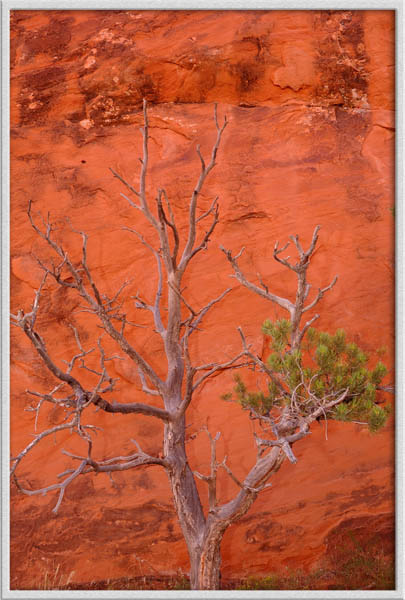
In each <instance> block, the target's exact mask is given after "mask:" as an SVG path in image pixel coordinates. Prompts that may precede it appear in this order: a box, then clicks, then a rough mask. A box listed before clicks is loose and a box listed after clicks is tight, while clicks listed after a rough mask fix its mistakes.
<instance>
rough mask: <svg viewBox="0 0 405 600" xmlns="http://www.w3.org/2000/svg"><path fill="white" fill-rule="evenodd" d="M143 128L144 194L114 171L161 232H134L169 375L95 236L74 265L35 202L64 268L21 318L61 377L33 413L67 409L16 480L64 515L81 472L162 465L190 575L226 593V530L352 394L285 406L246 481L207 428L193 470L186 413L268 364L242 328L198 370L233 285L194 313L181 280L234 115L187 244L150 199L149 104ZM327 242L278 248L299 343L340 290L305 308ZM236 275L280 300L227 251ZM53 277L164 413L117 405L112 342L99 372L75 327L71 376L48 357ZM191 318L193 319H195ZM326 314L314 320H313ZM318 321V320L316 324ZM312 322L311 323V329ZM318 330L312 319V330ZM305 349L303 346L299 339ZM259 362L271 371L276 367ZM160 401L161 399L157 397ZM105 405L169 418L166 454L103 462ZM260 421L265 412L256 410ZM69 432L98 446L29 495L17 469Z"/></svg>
mask: <svg viewBox="0 0 405 600" xmlns="http://www.w3.org/2000/svg"><path fill="white" fill-rule="evenodd" d="M143 118H144V127H143V128H142V129H141V131H142V136H143V156H142V159H141V165H142V166H141V173H140V185H139V189H135V188H134V187H133V186H132V185H131V184H130V183H128V182H127V181H126V180H125V179H124V178H123V177H122V176H121V175H120V174H118V173H116V172H114V171H113V175H114V176H115V177H117V178H118V179H119V180H120V181H121V182H122V184H123V185H124V186H125V187H126V188H127V190H128V191H129V193H130V195H132V198H130V197H127V196H125V197H126V198H127V200H128V201H129V203H130V204H131V206H132V207H134V209H135V210H137V211H140V213H141V214H142V215H143V216H144V217H145V218H146V220H147V221H148V222H149V224H150V225H151V226H152V228H153V230H154V232H155V235H156V239H157V242H158V249H156V246H153V245H152V244H151V243H150V242H149V241H147V240H146V239H145V238H144V237H143V235H142V234H141V233H140V232H138V231H136V230H135V229H130V228H126V229H127V230H128V231H129V232H131V233H132V234H134V235H135V237H137V238H138V239H139V241H140V243H142V244H143V245H144V246H146V247H147V248H148V249H149V250H150V252H151V253H152V254H153V256H154V258H155V260H156V269H157V289H156V294H155V299H154V303H153V304H152V305H148V304H147V303H146V302H145V301H144V300H142V299H141V298H139V297H138V298H137V299H136V306H137V307H138V308H140V309H143V310H148V311H150V312H151V314H152V316H153V321H154V329H155V331H156V332H157V333H158V335H159V336H160V339H161V344H162V346H163V348H164V352H165V356H166V359H167V370H166V373H165V376H164V377H162V376H161V375H159V374H158V373H157V372H156V370H155V369H154V368H153V367H152V366H151V364H150V362H148V356H145V355H143V354H142V353H141V352H140V351H139V350H138V349H137V347H136V345H134V342H133V341H132V339H131V337H132V338H133V337H135V336H131V334H128V333H127V332H128V326H130V325H131V323H130V321H129V320H127V317H126V315H125V314H124V313H123V311H122V310H121V309H120V304H119V296H120V294H121V293H122V291H123V288H124V287H125V284H124V285H123V286H122V287H121V288H120V290H119V291H118V292H117V294H115V295H114V296H113V297H108V296H106V295H104V294H103V293H102V292H101V290H100V289H99V286H98V284H97V282H96V280H95V278H94V276H93V274H92V270H91V267H90V265H89V264H88V259H87V235H86V234H85V233H84V232H81V231H77V232H76V233H77V234H78V235H79V236H80V237H81V240H82V245H81V258H80V260H79V261H78V262H77V261H73V260H72V259H71V258H70V256H69V254H68V252H67V251H66V250H65V249H64V247H63V246H62V245H61V244H60V243H59V242H58V241H57V240H56V236H55V233H54V232H55V228H54V226H53V224H52V223H51V222H50V220H49V218H48V219H47V220H42V224H40V225H38V218H37V217H34V215H33V212H32V206H31V203H30V204H29V209H28V217H29V219H30V222H31V225H32V227H33V228H34V230H35V232H36V233H37V234H38V236H40V238H42V240H43V242H44V243H45V244H46V245H47V246H48V247H49V248H50V251H51V252H52V254H53V255H54V256H55V257H56V259H57V262H56V263H53V262H48V263H47V264H45V262H44V261H43V262H41V267H42V269H43V271H44V275H43V279H42V282H41V284H40V286H39V288H38V290H37V292H36V294H35V299H34V302H33V304H32V309H31V310H30V312H27V313H25V312H24V311H23V310H19V311H18V313H17V314H14V315H12V324H13V325H15V326H16V327H18V328H20V329H21V330H22V331H23V332H24V334H25V335H26V336H27V337H28V339H29V340H30V341H31V343H32V345H33V347H34V348H35V351H36V352H37V353H38V355H39V356H40V358H41V359H42V361H43V364H44V365H45V367H46V368H47V369H48V371H49V372H50V373H51V374H52V376H53V377H54V378H55V386H54V388H53V389H52V390H51V391H50V392H49V393H46V394H43V393H38V392H34V391H30V392H29V393H30V394H32V395H33V396H35V397H36V398H37V399H38V403H37V405H36V406H35V407H33V410H34V411H35V413H36V420H37V418H38V414H39V411H40V409H41V406H42V405H43V404H44V403H53V404H54V405H57V406H59V407H63V408H64V409H65V413H66V416H65V419H64V420H63V421H62V422H61V423H59V424H57V425H55V426H53V427H51V428H49V429H46V430H44V431H41V432H40V433H37V434H35V436H34V439H33V440H32V441H31V443H29V444H28V445H27V446H26V447H25V448H24V449H23V450H22V451H21V452H20V453H19V454H18V455H17V456H14V457H13V458H12V459H11V462H12V468H11V475H12V479H13V481H14V482H15V484H16V485H17V486H18V489H19V490H20V491H21V492H23V493H24V494H28V495H34V494H44V493H48V492H52V491H55V492H57V501H56V506H55V508H54V512H57V511H58V508H59V506H60V503H61V501H62V499H63V495H64V492H65V490H66V488H67V486H68V485H69V484H70V483H71V482H72V481H74V480H75V479H76V478H77V477H79V476H84V475H88V474H90V473H106V474H109V475H111V473H113V472H115V471H126V470H129V469H134V468H137V467H145V466H152V465H155V466H159V467H161V468H163V469H164V470H165V471H166V473H167V475H168V478H169V481H170V485H171V489H172V493H173V501H174V506H175V509H176V512H177V515H178V519H179V523H180V526H181V529H182V532H183V535H184V539H185V542H186V544H187V548H188V551H189V556H190V566H191V569H190V579H191V587H192V589H207V590H210V589H218V587H219V576H220V564H221V554H220V545H221V540H222V537H223V535H224V532H225V530H226V529H227V527H229V525H231V523H234V522H235V521H236V520H237V519H239V518H240V517H241V516H243V515H244V514H245V513H246V512H247V511H248V509H249V508H250V506H251V505H252V503H253V502H254V501H255V499H256V497H257V495H258V494H259V492H260V491H261V490H263V489H265V488H266V487H268V486H269V484H268V483H267V482H268V480H269V478H270V477H271V475H272V474H273V473H274V472H275V471H276V470H277V469H278V468H279V467H280V465H281V463H282V462H283V460H284V459H285V458H286V457H287V458H289V459H290V460H292V461H293V462H294V460H295V459H294V456H293V454H292V450H291V445H292V444H293V443H294V442H296V441H297V440H299V439H301V438H302V437H304V436H305V435H306V434H307V433H308V430H309V425H310V423H311V422H312V421H313V420H314V419H316V418H317V416H318V415H319V414H320V413H321V412H322V413H323V412H325V411H328V410H329V409H330V408H331V407H332V406H334V405H335V404H337V403H339V402H341V401H342V400H343V399H344V397H345V391H344V390H343V391H342V393H341V394H340V395H339V396H338V397H335V398H333V399H331V398H329V399H327V400H323V399H320V401H319V406H318V407H317V408H316V409H314V410H313V411H312V412H311V413H310V414H309V415H307V416H306V417H305V418H304V417H301V418H300V419H297V418H296V415H293V414H292V413H291V411H290V412H289V411H284V412H283V413H282V414H281V415H280V418H279V422H278V424H276V425H275V424H273V423H272V432H273V434H274V436H275V439H274V440H269V439H264V438H263V439H261V438H257V439H256V443H257V460H256V463H255V464H254V465H253V466H252V468H251V470H250V472H249V473H248V474H247V475H246V477H245V479H244V480H243V481H239V480H238V479H237V478H236V477H235V475H234V474H233V473H232V471H231V469H230V468H229V466H228V465H227V462H226V457H225V458H224V459H223V460H222V461H220V462H219V461H218V460H217V456H216V442H217V440H218V437H219V434H217V435H216V436H215V437H213V436H212V435H211V433H210V432H209V431H208V430H207V433H208V436H209V443H210V446H211V463H210V465H211V466H210V471H209V473H208V474H201V473H199V472H193V471H192V469H191V468H190V465H189V461H188V458H187V453H186V444H185V429H186V413H187V409H188V407H189V405H190V402H191V400H192V397H193V394H194V392H196V390H198V389H199V388H200V386H201V385H202V384H203V383H204V382H205V381H206V380H207V379H208V378H210V377H211V376H213V375H214V374H218V373H219V372H221V371H224V370H226V369H231V368H236V367H241V366H242V365H246V364H247V363H249V364H254V363H256V364H257V360H258V359H257V357H256V356H255V355H254V354H253V353H252V352H251V350H250V346H248V345H247V343H246V340H245V338H244V336H243V333H242V331H241V332H240V333H241V338H242V345H241V348H240V351H239V352H237V353H236V354H235V356H233V357H232V358H230V359H228V360H225V361H224V362H222V363H220V362H210V363H207V364H200V365H196V364H193V360H192V356H191V355H190V350H189V340H190V337H191V336H194V335H197V332H198V328H199V325H200V324H201V322H202V320H203V319H204V317H205V315H206V314H207V313H208V311H209V310H210V309H211V308H213V307H214V306H215V305H217V304H218V303H219V302H220V301H221V300H222V299H223V298H224V297H225V296H226V295H227V294H228V292H229V291H230V288H228V289H226V290H225V291H224V292H223V293H222V294H221V295H220V296H218V297H217V298H214V299H213V300H211V301H210V302H208V304H206V305H205V306H204V307H202V308H199V309H195V308H193V307H192V306H191V305H190V303H189V301H188V300H187V298H186V297H185V295H184V290H183V289H182V278H183V275H184V273H185V272H186V270H187V269H188V267H189V265H190V262H191V261H192V259H193V258H194V257H195V256H196V255H197V254H198V253H199V252H201V251H202V250H203V249H205V248H206V246H207V244H208V242H209V241H210V238H211V235H212V234H213V232H214V229H215V227H216V225H217V223H218V215H219V213H218V198H215V199H214V200H213V202H212V204H211V206H210V208H209V209H208V210H206V211H205V212H203V213H202V214H198V200H199V197H200V193H201V190H202V188H203V185H204V183H205V181H206V179H207V177H208V175H209V173H210V172H211V170H212V169H213V168H214V166H215V164H216V158H217V152H218V149H219V146H220V143H221V139H222V136H223V132H224V129H225V127H226V125H227V121H226V118H225V120H224V122H223V124H222V125H220V124H219V122H218V119H217V111H216V108H215V126H216V140H215V143H214V145H213V148H212V152H211V156H210V159H209V162H207V163H206V162H205V160H204V158H203V156H202V153H201V151H200V148H199V147H197V154H198V157H199V160H200V164H201V170H200V175H199V178H198V181H197V183H196V185H195V188H194V190H193V192H192V195H191V199H190V203H189V216H188V231H187V235H186V239H185V240H182V239H180V231H179V229H178V227H177V225H176V221H175V215H174V212H173V210H172V206H171V203H170V200H169V198H168V195H167V193H166V191H165V190H164V189H159V190H158V192H157V196H156V201H155V204H154V208H153V209H152V206H151V202H150V200H149V199H148V197H147V193H146V177H147V172H148V140H149V124H148V114H147V107H146V102H144V106H143ZM207 219H209V220H210V223H209V225H208V226H207V228H206V230H205V231H203V232H201V231H200V227H201V225H200V224H201V223H203V222H204V221H205V220H207ZM315 243H316V236H314V240H313V243H312V245H311V248H310V251H308V252H307V253H305V252H304V251H302V249H301V248H300V245H299V243H298V239H296V245H297V248H298V249H299V252H300V256H301V259H300V263H299V264H298V265H296V266H295V267H294V266H292V265H290V264H289V263H286V261H283V259H280V258H279V256H278V255H279V251H278V250H277V249H276V250H275V256H276V258H277V260H280V261H281V262H283V264H287V265H288V266H289V267H290V268H292V269H293V270H295V271H296V272H297V274H298V276H299V286H298V292H297V300H296V302H295V304H293V303H290V302H289V301H288V300H284V299H277V301H278V302H279V303H281V304H282V305H284V306H285V307H287V308H288V310H290V312H291V315H292V320H293V322H294V324H295V325H294V327H295V329H294V331H295V334H294V336H295V337H294V339H296V340H299V339H300V337H301V336H302V333H303V330H300V329H299V323H300V318H301V315H302V314H303V312H305V311H306V310H308V309H309V308H312V306H314V305H315V304H316V302H317V301H318V300H320V299H321V297H322V295H323V294H324V293H325V292H326V291H327V290H328V289H329V288H330V287H331V286H332V285H333V282H332V284H331V285H330V286H328V287H327V288H324V289H323V290H320V291H319V293H318V296H317V298H316V299H315V300H314V301H313V302H312V303H311V304H310V305H309V306H307V307H306V308H303V302H304V300H305V299H306V297H307V295H308V289H309V288H308V285H307V283H306V279H305V273H306V266H307V263H308V261H309V257H310V254H311V252H312V251H313V248H314V246H315ZM227 257H228V260H230V262H231V264H232V266H233V268H234V270H235V273H236V276H237V277H238V279H239V280H240V281H241V282H242V283H243V284H244V285H246V286H247V287H248V288H250V289H253V290H254V291H257V292H258V293H260V294H261V295H262V296H264V297H265V298H268V299H271V300H274V298H275V297H274V296H272V295H271V294H270V293H269V292H268V290H267V288H266V287H265V286H264V287H263V289H260V288H257V287H256V286H254V285H253V284H250V283H248V282H247V280H246V279H245V277H244V275H243V274H242V272H241V271H240V269H239V267H238V265H237V262H236V258H232V256H231V254H230V253H229V252H227ZM49 281H53V282H55V283H56V284H57V286H61V287H64V288H69V289H70V290H72V291H73V292H74V293H76V294H78V296H79V297H80V301H81V302H82V305H83V306H84V307H85V308H84V310H87V311H89V312H90V313H91V314H92V315H94V316H95V317H96V318H97V319H98V322H99V325H100V326H101V328H102V329H103V331H104V335H105V334H108V336H110V338H112V340H114V341H115V342H116V344H117V346H118V348H119V349H120V351H121V352H123V353H124V354H125V355H126V357H127V359H129V360H130V361H132V362H133V363H134V364H135V365H136V367H137V368H138V370H139V374H140V378H141V381H142V386H143V387H142V389H143V391H144V392H146V393H147V394H149V395H151V396H153V397H155V398H159V399H160V404H161V406H158V405H157V404H148V403H143V402H125V401H124V402H116V401H111V400H108V399H107V396H108V394H110V393H111V392H113V391H114V386H115V383H116V380H114V379H113V378H112V377H111V376H110V375H109V373H108V361H110V360H111V359H112V358H113V357H111V356H107V355H106V352H105V349H104V347H103V345H102V342H101V338H100V339H99V341H98V345H97V346H98V353H99V364H100V367H99V368H98V369H94V368H93V369H90V367H87V366H86V361H87V356H88V354H89V353H90V352H92V351H93V350H95V348H93V349H90V350H85V349H84V347H83V345H82V341H81V336H80V333H79V331H78V330H77V329H76V328H74V327H72V332H73V335H74V336H75V339H76V343H77V346H78V351H77V353H76V354H75V356H73V357H72V358H71V359H70V362H69V363H67V367H66V369H64V370H63V369H61V368H60V367H58V366H57V364H56V362H55V361H54V360H53V358H52V356H51V353H50V352H49V351H48V348H47V344H46V341H45V339H44V337H43V333H40V332H39V331H38V325H37V316H38V313H39V310H40V304H41V298H42V297H43V294H44V293H45V291H46V290H45V287H46V285H47V283H48V282H49ZM162 298H165V299H167V305H165V306H162ZM185 313H186V314H185ZM314 318H315V317H314ZM312 320H313V319H312ZM312 320H310V322H312ZM307 326H308V323H307V324H306V325H305V326H304V330H305V328H306V327H307ZM297 343H298V342H297ZM79 366H80V367H83V368H87V369H88V370H90V371H92V373H93V375H94V376H95V377H96V378H97V382H96V384H95V385H93V386H92V387H90V388H89V387H88V386H86V385H85V383H84V382H83V378H82V377H81V373H83V371H80V369H79V368H78V367H79ZM258 366H259V367H260V368H261V369H263V370H265V365H264V364H263V363H261V362H260V363H259V364H258ZM158 402H159V401H158ZM94 407H97V408H98V410H103V411H105V412H106V413H121V414H125V415H128V414H140V415H144V416H147V417H153V418H155V419H158V420H159V421H161V422H162V424H163V440H162V451H161V452H160V453H159V454H157V455H150V454H148V453H146V452H144V451H143V450H142V448H141V447H140V446H139V444H138V443H137V442H136V441H134V444H135V446H136V451H135V452H134V453H132V454H128V455H124V456H115V457H97V456H94V453H93V435H94V433H95V430H96V428H95V427H94V426H92V425H89V424H86V423H88V418H87V419H83V415H84V414H85V413H86V415H88V414H89V411H90V410H91V409H92V408H93V409H94ZM251 416H252V418H255V415H253V414H252V415H251ZM63 430H69V431H70V432H71V433H72V434H73V435H77V436H79V438H80V439H81V440H82V441H84V443H85V444H86V448H87V451H86V453H83V455H78V454H72V453H68V452H65V454H67V455H68V456H69V457H70V458H71V459H72V461H74V462H73V464H74V466H73V467H72V468H71V469H68V470H67V471H65V472H64V473H61V474H60V476H59V479H60V480H59V481H58V482H57V483H53V484H51V485H49V486H48V487H44V488H41V489H28V488H27V487H24V485H23V484H22V482H21V480H20V479H19V478H18V476H17V472H18V468H19V465H20V464H21V462H22V461H23V459H24V457H25V456H26V455H27V454H28V453H29V452H30V451H31V450H32V449H33V448H34V447H35V446H36V445H37V444H39V443H41V441H42V440H43V439H44V438H47V437H48V436H53V435H54V434H56V433H58V432H60V431H63ZM220 469H222V470H223V471H225V473H226V474H227V475H229V476H230V477H231V478H232V480H233V481H234V482H235V483H236V484H237V485H238V487H239V492H238V493H237V495H236V496H235V497H234V498H233V499H232V500H231V501H230V502H227V503H223V504H221V503H220V501H219V499H218V496H217V490H216V482H217V474H218V471H219V470H220ZM196 478H198V479H201V480H203V481H205V482H206V483H207V486H208V497H209V509H208V513H207V514H205V513H204V510H203V507H202V503H201V500H200V496H199V493H198V490H197V486H196Z"/></svg>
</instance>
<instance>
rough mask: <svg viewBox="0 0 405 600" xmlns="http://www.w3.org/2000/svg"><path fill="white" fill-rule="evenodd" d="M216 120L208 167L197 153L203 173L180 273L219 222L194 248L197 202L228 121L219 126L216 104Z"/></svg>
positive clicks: (194, 196)
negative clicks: (215, 132)
mask: <svg viewBox="0 0 405 600" xmlns="http://www.w3.org/2000/svg"><path fill="white" fill-rule="evenodd" d="M214 120H215V126H216V129H217V139H216V141H215V144H214V146H213V148H212V151H211V159H210V162H209V163H208V165H206V164H205V161H204V159H203V158H202V155H201V152H200V149H199V148H198V149H197V153H198V155H199V157H200V161H201V172H200V176H199V179H198V182H197V185H196V186H195V188H194V190H193V193H192V196H191V200H190V209H189V226H188V239H187V242H186V245H185V247H184V250H183V254H182V257H181V260H180V263H179V266H178V270H179V272H180V273H183V272H184V270H185V268H186V266H187V264H188V263H189V262H190V260H191V258H192V257H193V256H194V255H195V254H196V252H198V251H199V250H201V249H202V248H203V247H204V246H205V244H206V243H207V242H208V239H209V236H210V235H211V233H212V231H213V230H214V228H215V225H216V223H217V220H218V216H217V214H216V216H215V217H214V221H213V223H212V225H211V228H210V230H209V231H208V232H207V233H206V234H205V236H204V239H203V242H202V243H201V244H200V245H199V246H198V249H197V248H194V243H195V238H196V223H197V218H196V208H197V200H198V197H199V194H200V192H201V189H202V187H203V185H204V182H205V180H206V178H207V176H208V174H209V173H210V171H211V170H212V169H213V168H214V166H215V159H216V156H217V152H218V148H219V145H220V143H221V138H222V134H223V132H224V129H225V127H226V125H227V119H226V117H225V119H224V123H223V125H222V127H220V126H219V124H218V116H217V105H216V104H215V106H214Z"/></svg>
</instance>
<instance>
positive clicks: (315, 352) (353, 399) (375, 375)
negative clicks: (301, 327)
mask: <svg viewBox="0 0 405 600" xmlns="http://www.w3.org/2000/svg"><path fill="white" fill-rule="evenodd" d="M262 331H263V333H265V334H266V335H268V336H269V338H270V350H271V353H270V356H269V358H268V360H267V367H268V368H269V369H270V371H271V372H272V373H273V379H269V384H268V386H267V391H266V393H263V392H251V391H249V390H248V389H247V387H246V385H245V383H244V382H243V381H242V379H241V378H240V376H237V377H236V378H235V380H236V386H235V388H234V392H235V395H236V399H237V401H238V402H239V403H240V404H241V406H242V407H243V408H249V407H252V408H253V409H254V410H255V411H256V412H259V413H260V414H266V413H268V411H270V410H271V409H272V408H273V407H274V406H281V405H284V404H285V403H289V402H291V401H292V398H293V397H294V401H295V402H296V403H298V405H300V408H301V412H302V414H303V415H305V414H308V413H309V412H311V410H313V408H314V407H315V406H316V402H317V401H318V402H319V401H321V400H322V399H324V398H331V399H333V397H337V395H338V394H339V393H342V392H343V391H344V390H346V389H347V390H348V392H347V397H346V399H345V400H344V402H343V403H341V404H339V405H337V406H336V407H335V408H334V409H332V413H331V414H330V416H331V417H332V418H335V419H337V420H341V421H361V422H366V423H367V424H368V426H369V429H370V431H371V432H376V431H378V430H379V429H380V428H381V427H382V426H383V425H384V424H385V422H386V419H387V415H388V410H387V409H386V408H382V407H380V406H378V405H377V404H376V396H377V394H376V392H377V386H378V385H379V384H380V383H381V381H382V380H383V378H384V377H385V375H386V373H387V368H386V366H385V365H384V364H383V363H382V362H378V363H377V365H376V366H375V367H374V369H372V370H371V369H369V368H368V366H367V363H368V360H369V357H368V356H367V354H366V353H365V352H364V351H363V350H362V349H361V348H359V346H357V344H355V343H354V342H351V341H348V340H347V338H346V333H345V331H344V330H343V329H338V330H337V331H336V333H335V334H330V333H326V332H323V331H318V330H316V329H314V328H310V329H309V330H308V331H307V333H306V338H305V341H304V342H303V343H302V344H301V347H300V349H299V350H297V349H296V350H291V343H290V342H291V340H290V336H291V323H290V322H289V321H287V320H286V319H281V320H279V321H276V322H272V321H270V320H269V319H267V320H266V321H265V322H264V323H263V326H262ZM280 390H282V391H280ZM226 399H228V400H229V399H230V395H229V394H227V395H226Z"/></svg>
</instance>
